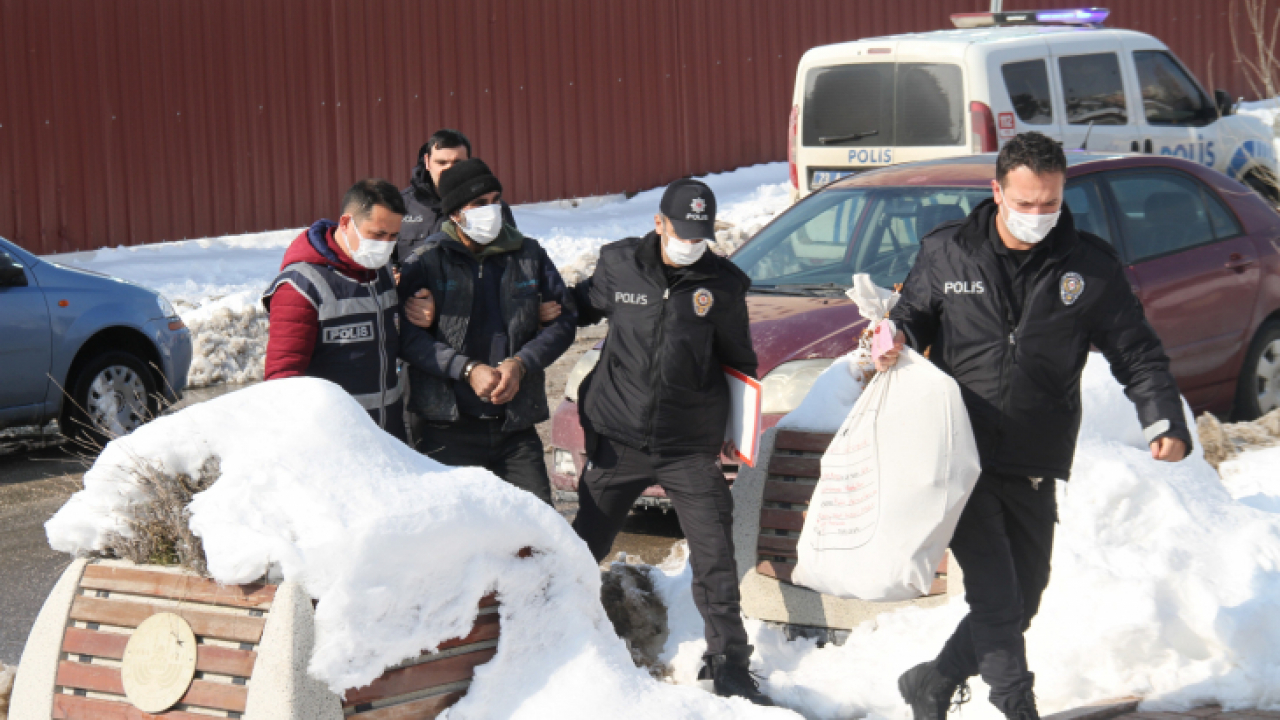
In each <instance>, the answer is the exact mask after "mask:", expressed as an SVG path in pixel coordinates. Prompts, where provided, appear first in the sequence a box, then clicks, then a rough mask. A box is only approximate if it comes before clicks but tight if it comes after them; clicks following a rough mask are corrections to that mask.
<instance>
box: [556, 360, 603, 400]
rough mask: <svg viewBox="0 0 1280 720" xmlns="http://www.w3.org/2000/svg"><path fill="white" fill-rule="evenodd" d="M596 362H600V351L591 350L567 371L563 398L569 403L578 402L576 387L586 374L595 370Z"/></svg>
mask: <svg viewBox="0 0 1280 720" xmlns="http://www.w3.org/2000/svg"><path fill="white" fill-rule="evenodd" d="M598 362H600V351H599V350H597V349H596V348H591V349H590V350H588V351H586V352H585V353H583V354H582V357H580V358H578V364H577V365H574V366H573V369H572V370H570V371H569V379H568V380H567V381H566V382H565V384H564V396H565V397H566V398H568V399H569V402H575V403H576V402H578V386H579V385H581V384H582V381H583V380H585V379H586V377H587V374H588V373H590V372H591V371H592V370H594V369H595V367H596V363H598Z"/></svg>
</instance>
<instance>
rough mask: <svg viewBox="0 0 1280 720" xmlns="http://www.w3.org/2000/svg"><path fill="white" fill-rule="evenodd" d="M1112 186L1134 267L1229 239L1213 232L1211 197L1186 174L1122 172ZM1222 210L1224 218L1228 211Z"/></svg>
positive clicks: (1111, 179) (1114, 178) (1174, 172)
mask: <svg viewBox="0 0 1280 720" xmlns="http://www.w3.org/2000/svg"><path fill="white" fill-rule="evenodd" d="M1108 182H1109V183H1110V185H1111V192H1112V194H1113V195H1114V196H1115V199H1116V204H1117V205H1118V206H1119V211H1120V217H1119V218H1118V219H1119V221H1120V228H1121V230H1122V232H1123V234H1124V241H1125V245H1126V246H1127V247H1128V250H1129V261H1130V262H1141V261H1143V260H1148V259H1151V258H1154V257H1159V256H1161V255H1168V254H1170V253H1175V252H1178V251H1180V250H1185V249H1187V248H1192V247H1196V246H1197V245H1204V244H1205V243H1210V242H1213V241H1214V240H1216V239H1218V238H1219V237H1227V235H1221V236H1220V235H1218V234H1217V233H1215V232H1214V225H1215V220H1214V219H1213V218H1211V217H1210V215H1211V213H1210V212H1209V204H1208V201H1209V200H1210V198H1208V197H1207V192H1206V190H1205V189H1204V187H1203V186H1202V185H1201V184H1200V183H1199V182H1198V181H1197V180H1195V179H1193V178H1191V177H1189V176H1187V175H1185V174H1183V173H1180V172H1176V171H1156V172H1151V171H1138V172H1128V173H1117V174H1115V175H1113V176H1111V177H1110V178H1109V179H1108ZM1218 210H1220V211H1221V212H1223V213H1225V209H1223V208H1218ZM1228 215H1229V213H1228ZM1225 230H1226V228H1224V231H1225Z"/></svg>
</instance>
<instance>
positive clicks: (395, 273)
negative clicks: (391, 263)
mask: <svg viewBox="0 0 1280 720" xmlns="http://www.w3.org/2000/svg"><path fill="white" fill-rule="evenodd" d="M391 279H392V280H395V281H396V285H399V284H400V268H391Z"/></svg>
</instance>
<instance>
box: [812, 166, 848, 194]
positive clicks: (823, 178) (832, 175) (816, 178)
mask: <svg viewBox="0 0 1280 720" xmlns="http://www.w3.org/2000/svg"><path fill="white" fill-rule="evenodd" d="M853 173H854V171H853V170H814V171H813V178H812V179H811V180H809V189H810V190H817V189H818V188H820V187H822V186H823V185H830V184H831V183H833V182H835V181H837V180H843V179H845V178H847V177H849V176H850V175H852V174H853Z"/></svg>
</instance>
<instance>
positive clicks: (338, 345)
mask: <svg viewBox="0 0 1280 720" xmlns="http://www.w3.org/2000/svg"><path fill="white" fill-rule="evenodd" d="M403 216H404V201H403V200H401V199H400V191H399V190H397V189H396V187H395V186H394V185H392V184H391V183H388V182H387V181H385V180H379V179H376V178H370V179H367V180H361V181H360V182H358V183H356V184H355V185H352V186H351V189H350V190H348V191H347V192H346V194H345V195H344V196H343V198H342V214H341V215H340V216H339V218H338V222H336V223H335V222H333V221H332V220H319V221H317V222H316V223H315V224H313V225H312V226H311V227H309V228H307V229H306V230H305V231H303V232H302V234H301V235H299V236H298V237H297V238H296V239H294V241H293V243H292V244H290V246H289V249H288V250H286V251H285V255H284V260H283V262H282V263H281V270H280V274H279V275H278V276H276V279H275V280H273V281H272V283H271V285H270V286H269V287H268V289H267V291H266V292H265V293H264V294H263V296H262V304H263V305H264V306H266V308H267V310H268V312H269V313H270V319H271V326H270V330H269V332H268V335H267V358H266V368H265V376H266V379H267V380H276V379H281V378H287V377H294V376H298V375H306V376H310V377H318V378H324V379H325V380H329V381H331V382H334V383H336V384H338V385H340V386H342V388H343V389H344V390H346V391H347V392H348V393H350V394H351V396H352V397H354V398H355V399H356V401H358V402H359V403H360V405H361V406H363V407H364V408H365V409H366V410H368V411H369V414H370V416H371V417H372V418H373V420H374V422H376V423H378V425H379V427H381V428H382V429H384V430H386V431H387V432H389V433H391V434H392V435H394V436H396V437H398V438H400V439H401V440H404V439H405V428H404V414H403V406H402V403H401V395H402V390H403V386H402V385H401V384H400V380H399V376H398V374H397V372H396V358H397V357H398V356H399V355H400V317H399V312H400V303H399V300H398V298H397V296H396V289H395V282H394V281H393V280H392V278H391V272H390V270H389V269H388V268H387V261H388V260H389V259H390V258H391V253H392V250H393V249H394V248H395V244H396V238H397V236H398V235H399V233H400V220H401V218H402V217H403Z"/></svg>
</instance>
